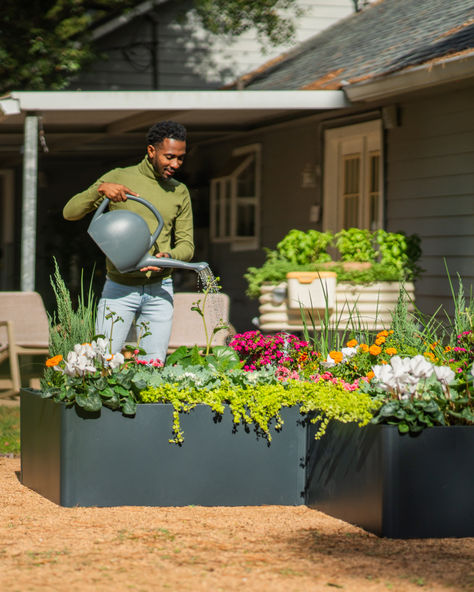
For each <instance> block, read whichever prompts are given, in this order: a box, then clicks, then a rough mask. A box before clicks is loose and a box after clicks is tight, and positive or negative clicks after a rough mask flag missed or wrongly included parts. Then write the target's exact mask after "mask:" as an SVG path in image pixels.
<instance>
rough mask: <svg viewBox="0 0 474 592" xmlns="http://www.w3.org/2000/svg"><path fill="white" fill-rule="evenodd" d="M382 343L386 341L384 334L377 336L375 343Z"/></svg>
mask: <svg viewBox="0 0 474 592" xmlns="http://www.w3.org/2000/svg"><path fill="white" fill-rule="evenodd" d="M382 343H385V337H384V336H383V335H381V336H380V337H377V339H376V340H375V345H382Z"/></svg>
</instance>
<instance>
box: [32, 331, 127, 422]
mask: <svg viewBox="0 0 474 592" xmlns="http://www.w3.org/2000/svg"><path fill="white" fill-rule="evenodd" d="M46 366H47V368H49V369H50V370H52V371H51V372H49V373H45V376H44V378H43V380H42V383H41V387H42V389H41V396H42V397H43V398H45V399H47V398H52V399H53V400H54V401H56V402H58V403H60V402H62V403H65V404H66V405H74V404H76V405H78V406H79V407H82V408H83V409H84V410H85V411H90V412H95V411H99V410H100V408H101V407H102V405H105V406H106V407H109V408H110V409H121V410H122V413H123V414H124V415H134V414H135V410H136V395H137V394H138V392H137V389H136V388H134V382H133V378H134V377H135V374H136V367H135V364H134V363H133V362H128V363H125V360H124V357H123V355H122V354H120V353H117V354H114V355H110V352H109V344H108V342H107V340H105V339H103V338H98V339H97V341H95V340H93V341H92V342H91V343H84V344H82V345H80V344H76V345H75V346H74V349H73V350H72V351H71V352H69V353H68V354H67V357H66V358H63V356H62V355H60V354H59V355H57V356H54V357H52V358H50V359H49V360H47V361H46Z"/></svg>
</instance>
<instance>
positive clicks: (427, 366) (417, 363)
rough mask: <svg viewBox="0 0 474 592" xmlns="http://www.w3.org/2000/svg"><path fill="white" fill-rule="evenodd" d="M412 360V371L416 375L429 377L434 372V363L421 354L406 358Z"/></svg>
mask: <svg viewBox="0 0 474 592" xmlns="http://www.w3.org/2000/svg"><path fill="white" fill-rule="evenodd" d="M406 359H408V360H410V371H411V373H412V374H413V375H414V376H417V377H418V378H429V377H430V376H431V375H432V374H433V368H434V366H433V364H431V363H430V362H428V360H427V359H426V358H425V357H424V356H422V355H421V354H420V355H418V356H415V357H414V358H411V359H410V358H406Z"/></svg>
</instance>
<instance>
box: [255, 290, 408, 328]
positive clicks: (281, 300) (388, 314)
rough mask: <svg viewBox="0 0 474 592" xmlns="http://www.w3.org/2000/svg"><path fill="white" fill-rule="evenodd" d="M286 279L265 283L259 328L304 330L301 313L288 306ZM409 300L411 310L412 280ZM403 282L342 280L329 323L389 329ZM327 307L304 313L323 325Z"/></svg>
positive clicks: (319, 324)
mask: <svg viewBox="0 0 474 592" xmlns="http://www.w3.org/2000/svg"><path fill="white" fill-rule="evenodd" d="M286 286H287V284H286V282H282V283H281V284H278V285H275V284H266V285H263V286H262V287H261V289H260V298H259V302H260V306H259V313H260V315H259V327H260V329H261V330H262V331H264V332H270V331H302V330H303V323H302V319H301V312H300V310H298V309H294V308H290V307H289V306H288V299H287V298H285V289H286ZM403 288H404V291H405V292H406V298H407V299H408V309H409V310H413V309H414V301H415V287H414V285H413V284H412V283H407V284H405V285H404V286H403ZM401 289H402V285H401V284H399V283H398V282H377V283H374V284H369V285H357V284H351V283H348V282H340V283H337V285H336V297H335V302H334V307H333V308H331V309H329V313H330V317H329V325H330V327H332V328H336V327H338V328H340V329H345V328H348V329H350V328H352V327H354V328H356V329H357V328H363V329H367V330H370V331H374V330H375V331H379V330H381V329H386V328H387V327H388V325H389V324H390V322H391V320H392V313H393V311H394V310H395V307H396V305H397V302H398V297H399V294H400V290H401ZM324 314H325V310H324V309H323V308H319V309H313V310H311V309H308V310H307V311H306V312H305V315H306V317H307V320H308V322H309V323H310V324H309V328H311V321H310V315H311V316H312V317H313V319H314V321H315V324H316V326H321V324H322V323H321V319H324Z"/></svg>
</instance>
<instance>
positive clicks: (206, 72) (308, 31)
mask: <svg viewBox="0 0 474 592" xmlns="http://www.w3.org/2000/svg"><path fill="white" fill-rule="evenodd" d="M175 4H176V3H165V4H163V5H161V6H160V7H159V9H158V24H157V26H156V33H157V39H158V48H157V49H156V64H157V70H158V86H157V88H160V89H164V90H185V89H193V90H197V89H206V88H218V87H220V86H222V85H224V84H227V83H229V82H232V81H234V80H235V79H236V78H238V77H239V76H241V75H242V74H245V73H247V72H249V71H251V70H254V69H255V68H257V67H259V66H261V65H262V64H263V63H265V62H266V61H267V60H269V59H271V58H274V57H276V56H278V55H280V54H281V53H283V52H285V51H288V50H289V49H291V47H290V46H279V47H275V48H273V47H268V48H267V52H264V51H263V50H262V48H261V46H260V44H259V43H258V42H257V40H256V34H255V32H249V33H245V34H244V35H242V36H241V37H239V38H236V39H232V38H229V39H222V38H217V37H215V36H213V35H211V34H210V33H207V32H206V31H204V30H203V28H202V27H201V26H200V25H199V24H198V23H197V21H196V19H195V18H193V13H192V11H191V10H188V11H187V13H186V15H187V20H186V21H184V22H182V14H181V12H180V11H182V10H183V9H182V8H181V7H182V6H183V5H182V4H179V7H180V8H177V7H176V6H175ZM190 5H191V3H190V2H188V6H190ZM298 5H299V6H300V7H301V8H302V9H303V11H304V14H303V16H301V17H300V18H299V19H297V20H296V25H297V27H296V29H297V34H296V43H295V44H298V43H300V42H302V41H304V40H305V39H308V38H309V37H311V36H313V35H316V34H317V33H319V32H320V31H322V30H323V29H326V28H327V27H329V26H331V25H332V24H334V23H335V22H336V21H338V20H340V19H341V18H344V17H346V16H348V15H349V14H351V13H352V12H353V10H354V6H353V2H352V0H298ZM180 17H181V18H180ZM152 28H153V21H152V20H151V19H150V17H149V16H142V17H137V18H136V19H134V20H133V21H132V22H130V23H129V24H127V25H125V26H123V27H121V28H120V29H117V30H116V31H115V32H114V33H110V34H108V35H107V36H105V37H103V38H101V39H100V40H99V41H98V42H96V47H97V50H98V52H100V53H101V54H102V56H103V57H101V59H99V60H98V61H97V62H96V63H94V64H93V65H92V66H90V67H89V68H87V69H86V70H85V71H83V72H82V73H81V74H80V76H79V77H78V79H77V80H76V81H75V83H74V84H73V85H72V88H81V89H82V90H119V89H120V90H134V89H151V88H153V67H152V57H153V52H152V51H151V45H150V44H151V40H152Z"/></svg>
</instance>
